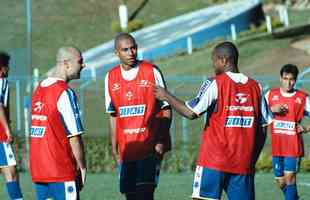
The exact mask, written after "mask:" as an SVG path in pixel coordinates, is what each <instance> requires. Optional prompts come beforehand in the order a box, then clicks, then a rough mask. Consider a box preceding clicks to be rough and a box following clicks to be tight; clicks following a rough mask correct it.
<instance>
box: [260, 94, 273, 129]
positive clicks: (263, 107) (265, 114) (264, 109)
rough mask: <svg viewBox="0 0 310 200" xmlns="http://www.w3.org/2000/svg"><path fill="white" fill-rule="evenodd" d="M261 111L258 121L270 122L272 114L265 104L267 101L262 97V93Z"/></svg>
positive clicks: (262, 122)
mask: <svg viewBox="0 0 310 200" xmlns="http://www.w3.org/2000/svg"><path fill="white" fill-rule="evenodd" d="M261 101H262V102H261V113H262V117H261V119H260V120H261V121H260V123H261V124H262V125H264V124H268V123H269V122H271V118H273V116H272V112H271V110H270V108H269V106H267V101H266V98H264V95H262V100H261Z"/></svg>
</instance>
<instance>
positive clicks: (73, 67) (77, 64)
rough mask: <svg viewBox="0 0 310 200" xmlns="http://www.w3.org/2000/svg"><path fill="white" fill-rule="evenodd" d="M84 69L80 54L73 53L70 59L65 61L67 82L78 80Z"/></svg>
mask: <svg viewBox="0 0 310 200" xmlns="http://www.w3.org/2000/svg"><path fill="white" fill-rule="evenodd" d="M84 67H85V64H84V62H83V57H82V55H81V53H80V52H75V53H73V55H72V58H70V59H68V60H67V78H68V80H73V79H79V78H80V74H81V71H82V69H83V68H84Z"/></svg>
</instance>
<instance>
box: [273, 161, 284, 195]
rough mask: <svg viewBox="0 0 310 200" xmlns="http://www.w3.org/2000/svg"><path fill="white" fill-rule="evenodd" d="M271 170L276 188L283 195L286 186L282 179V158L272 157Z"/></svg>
mask: <svg viewBox="0 0 310 200" xmlns="http://www.w3.org/2000/svg"><path fill="white" fill-rule="evenodd" d="M272 168H273V173H274V176H275V180H276V183H277V185H278V187H279V188H280V189H281V190H282V192H283V194H284V195H285V191H286V184H285V179H284V157H281V156H273V157H272Z"/></svg>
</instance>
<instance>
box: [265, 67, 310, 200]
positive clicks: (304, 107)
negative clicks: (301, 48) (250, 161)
mask: <svg viewBox="0 0 310 200" xmlns="http://www.w3.org/2000/svg"><path fill="white" fill-rule="evenodd" d="M297 76H298V68H297V67H296V66H295V65H292V64H287V65H284V66H283V67H282V69H281V71H280V83H281V86H280V87H279V88H273V89H271V90H270V91H268V92H267V93H266V95H265V98H266V100H267V102H268V106H269V107H270V110H271V111H272V113H273V122H272V125H271V141H272V165H273V170H274V175H275V177H276V180H277V183H278V186H279V187H280V189H281V190H282V191H283V194H284V196H285V199H286V200H295V199H298V192H297V186H296V173H297V171H298V168H299V161H300V159H301V157H303V155H304V147H303V138H302V135H301V133H300V131H302V130H301V129H303V128H302V126H300V125H299V124H300V123H301V121H302V119H303V118H304V116H308V117H309V116H310V102H309V96H308V94H306V93H305V92H303V91H300V90H297V89H295V88H294V85H295V83H296V79H297ZM300 128H301V129H300ZM309 129H310V127H309V126H308V127H307V128H306V129H305V130H304V131H305V132H307V131H309Z"/></svg>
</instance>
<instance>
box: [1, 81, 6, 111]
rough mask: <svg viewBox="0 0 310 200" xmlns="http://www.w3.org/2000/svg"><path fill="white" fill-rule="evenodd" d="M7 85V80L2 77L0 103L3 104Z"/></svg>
mask: <svg viewBox="0 0 310 200" xmlns="http://www.w3.org/2000/svg"><path fill="white" fill-rule="evenodd" d="M7 87H8V81H7V80H6V79H2V85H1V94H0V103H2V104H3V105H4V99H5V91H6V88H7Z"/></svg>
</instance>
